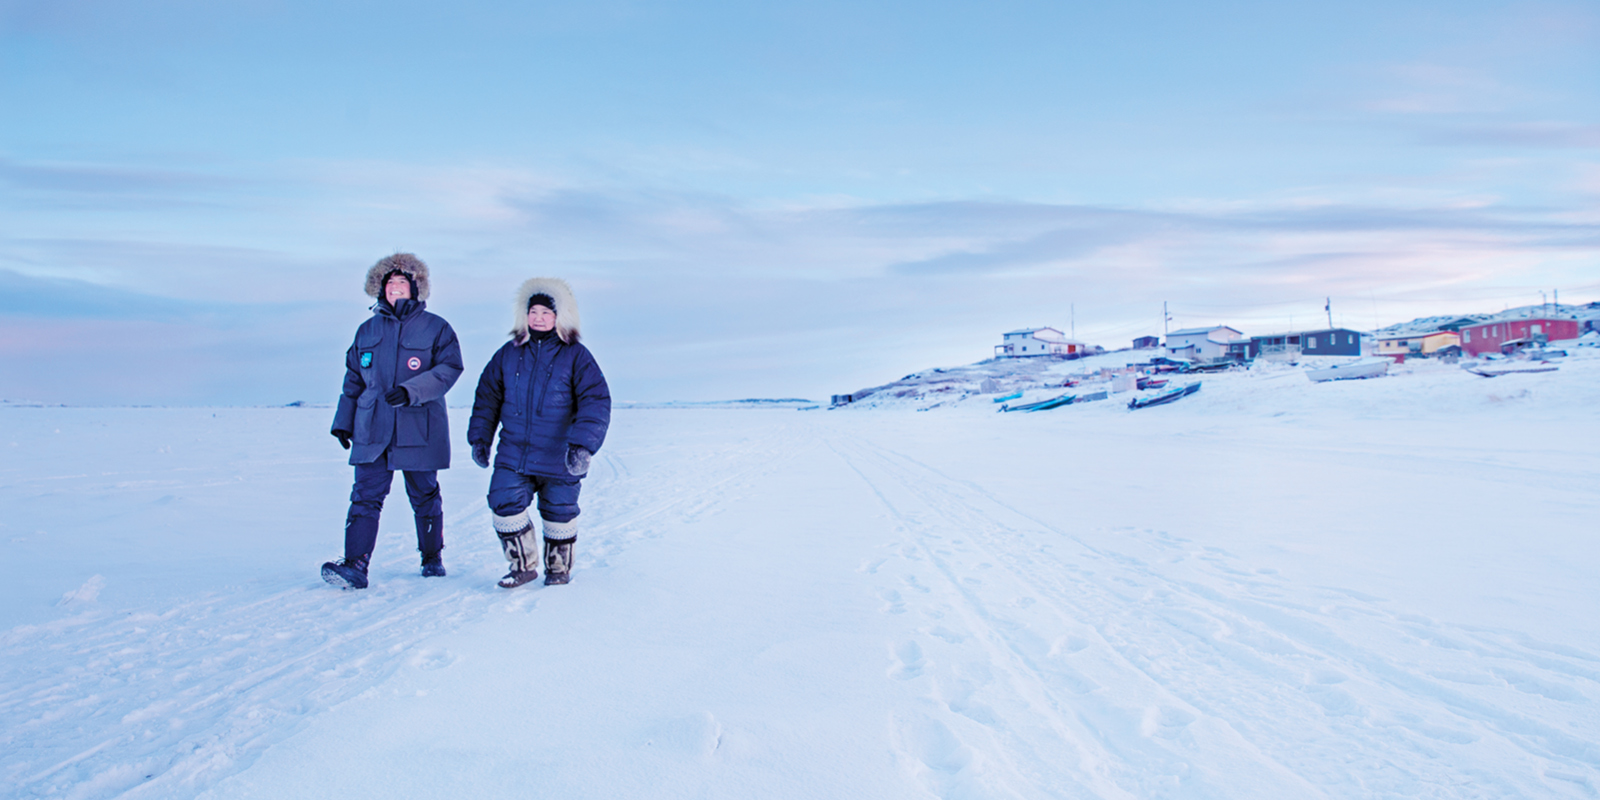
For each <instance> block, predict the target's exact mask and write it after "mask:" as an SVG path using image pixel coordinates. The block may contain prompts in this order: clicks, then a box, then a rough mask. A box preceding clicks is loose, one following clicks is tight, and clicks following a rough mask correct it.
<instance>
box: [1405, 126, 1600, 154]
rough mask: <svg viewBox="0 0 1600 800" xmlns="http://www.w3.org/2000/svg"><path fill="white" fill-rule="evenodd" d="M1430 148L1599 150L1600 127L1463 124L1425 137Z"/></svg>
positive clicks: (1434, 130) (1443, 128)
mask: <svg viewBox="0 0 1600 800" xmlns="http://www.w3.org/2000/svg"><path fill="white" fill-rule="evenodd" d="M1423 141H1424V142H1425V143H1428V144H1441V145H1471V146H1487V147H1514V148H1522V147H1530V148H1560V149H1588V150H1593V149H1600V125H1592V124H1580V123H1575V122H1520V123H1502V124H1464V125H1457V126H1450V127H1439V128H1435V129H1432V130H1430V131H1428V132H1426V133H1424V134H1423Z"/></svg>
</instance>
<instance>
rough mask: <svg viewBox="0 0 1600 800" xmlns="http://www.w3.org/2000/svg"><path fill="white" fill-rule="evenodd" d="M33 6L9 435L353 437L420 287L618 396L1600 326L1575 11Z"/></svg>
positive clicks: (736, 393)
mask: <svg viewBox="0 0 1600 800" xmlns="http://www.w3.org/2000/svg"><path fill="white" fill-rule="evenodd" d="M1299 5H1305V4H1282V3H1209V4H1201V5H1197V4H1187V3H1122V4H1102V3H1095V4H1089V3H1081V4H1074V3H1059V2H1055V3H1043V2H1040V3H1033V2H1010V3H1007V2H990V3H982V4H978V3H929V2H921V3H882V2H852V3H819V2H806V3H784V2H764V3H690V2H684V3H648V4H646V3H631V2H591V3H583V4H576V3H569V4H538V3H516V4H510V3H507V4H490V3H467V4H456V5H452V6H449V7H447V6H445V5H444V4H422V3H392V2H391V3H383V4H379V3H307V2H295V1H292V0H291V1H289V2H276V1H274V0H249V1H247V2H236V3H227V4H218V3H207V2H199V0H194V1H192V2H190V1H187V0H186V1H181V2H134V3H127V2H107V1H102V0H52V1H51V2H35V1H34V0H20V1H19V0H0V123H3V124H0V354H3V358H4V359H5V361H6V363H7V367H8V368H7V369H5V370H3V375H0V398H10V399H27V400H42V401H47V402H68V403H276V402H288V401H291V400H308V401H313V402H327V401H330V400H332V399H333V397H334V395H335V393H336V392H337V390H338V385H339V370H340V359H341V356H342V353H343V351H344V348H345V347H346V346H347V345H348V339H349V337H350V335H351V334H352V333H353V331H354V328H355V326H356V325H357V324H359V322H360V321H361V319H363V318H364V317H365V316H366V315H367V313H368V312H367V310H366V308H367V302H368V301H367V299H366V297H365V296H364V295H363V294H361V289H360V286H361V279H362V276H363V274H364V272H365V269H366V268H367V266H368V265H370V264H371V263H372V262H373V261H375V260H377V259H378V258H379V257H381V256H383V255H385V254H388V253H390V252H394V251H396V250H403V251H409V252H414V253H417V254H418V255H419V256H421V257H422V258H423V259H424V260H426V261H427V262H428V263H429V264H430V265H431V266H432V268H433V270H434V272H435V276H436V277H435V284H436V286H435V293H434V300H433V301H432V302H431V303H430V307H431V308H432V309H433V310H435V311H437V312H439V313H441V314H442V315H444V316H445V317H446V318H447V319H449V320H450V321H451V323H452V324H453V325H454V326H455V327H456V329H457V331H458V332H459V333H460V334H461V338H462V341H463V346H464V349H465V352H466V358H467V361H468V376H467V378H466V379H464V380H463V382H462V386H461V387H460V388H458V389H457V390H456V392H455V393H453V394H452V402H468V401H469V399H470V388H471V387H470V384H471V383H472V378H473V377H475V375H476V373H477V370H478V369H479V368H480V367H481V365H482V363H483V362H484V361H485V360H486V359H487V358H488V356H489V354H490V353H491V352H493V350H494V348H495V347H497V346H498V345H499V343H500V341H501V339H502V337H503V334H504V331H505V330H506V328H507V326H508V324H509V316H510V313H511V312H510V310H509V307H508V304H507V300H506V298H507V296H508V295H509V293H510V292H511V290H512V289H513V288H514V287H515V286H516V285H517V284H518V283H520V281H521V280H522V279H523V278H526V277H529V276H532V275H558V276H562V277H565V278H567V279H568V280H569V281H570V282H571V283H572V285H573V286H574V289H575V290H576V291H577V293H578V297H579V302H580V305H581V306H582V308H583V312H584V323H585V337H586V340H587V341H588V342H589V344H590V345H591V347H592V348H593V349H594V351H595V353H596V356H597V358H598V359H599V361H600V363H601V364H602V366H603V367H604V368H605V369H606V371H607V374H608V377H609V378H610V379H611V383H612V385H613V389H614V392H615V394H616V395H617V396H618V397H620V398H625V399H639V400H662V399H685V400H704V399H720V398H732V397H748V396H768V397H770V396H805V397H812V398H825V397H826V395H828V394H830V393H835V392H845V391H850V390H852V389H856V388H860V387H862V386H867V385H872V384H876V383H881V382H883V381H885V380H890V379H893V378H896V377H899V376H900V375H903V374H905V373H908V372H912V371H915V370H919V369H922V368H925V367H931V366H941V365H952V364H960V363H968V362H971V361H975V360H978V359H981V358H984V357H986V356H987V355H988V354H989V353H990V352H991V350H992V346H993V345H994V344H995V343H997V342H998V341H999V334H1000V333H1001V332H1003V331H1005V330H1010V329H1014V328H1018V327H1024V326H1033V325H1054V326H1056V327H1060V328H1063V329H1067V328H1069V327H1074V326H1075V329H1076V333H1077V335H1078V338H1080V339H1084V340H1087V341H1089V342H1092V343H1097V344H1101V345H1103V346H1106V347H1108V348H1111V347H1119V346H1126V345H1127V343H1128V342H1129V341H1130V340H1131V339H1132V338H1133V337H1135V336H1139V335H1144V334H1151V333H1159V331H1160V328H1161V304H1162V302H1163V301H1165V302H1168V303H1170V307H1171V308H1172V313H1173V315H1174V317H1175V319H1174V324H1175V325H1178V326H1188V325H1200V324H1209V323H1226V324H1231V325H1233V326H1234V327H1236V328H1239V329H1241V330H1245V331H1246V332H1252V331H1255V332H1262V331H1265V330H1268V329H1271V330H1281V329H1284V328H1287V327H1290V326H1292V325H1299V324H1301V323H1303V322H1305V321H1307V320H1309V319H1314V318H1318V317H1320V316H1321V314H1322V307H1323V302H1324V298H1325V297H1331V298H1332V300H1333V307H1334V314H1335V321H1336V322H1342V323H1343V324H1346V325H1349V326H1351V327H1357V328H1372V327H1377V326H1380V325H1386V324H1389V323H1393V322H1397V321H1402V320H1406V319H1410V318H1412V317H1416V316H1421V315H1427V314H1436V313H1439V314H1442V313H1465V312H1481V311H1495V310H1499V309H1500V308H1503V307H1505V306H1508V305H1510V306H1515V305H1523V304H1527V303H1531V302H1537V301H1538V300H1539V292H1540V291H1541V290H1544V291H1546V292H1549V291H1552V290H1559V291H1560V293H1561V299H1562V300H1563V301H1564V302H1587V301H1592V300H1596V299H1600V80H1596V76H1600V7H1596V6H1595V5H1594V4H1593V3H1578V2H1569V3H1562V2H1554V3H1540V2H1518V3H1472V2H1451V3H1403V4H1394V3H1376V2H1374V3H1363V2H1353V3H1342V4H1326V5H1325V6H1322V7H1298V6H1299Z"/></svg>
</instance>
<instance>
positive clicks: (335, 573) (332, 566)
mask: <svg viewBox="0 0 1600 800" xmlns="http://www.w3.org/2000/svg"><path fill="white" fill-rule="evenodd" d="M367 558H368V556H357V557H355V558H349V557H346V558H341V559H339V560H338V561H329V562H327V563H326V564H323V565H322V579H323V580H325V581H327V582H328V583H329V584H332V585H334V586H337V587H339V588H340V589H365V588H367Z"/></svg>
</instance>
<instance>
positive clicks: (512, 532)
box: [494, 511, 539, 589]
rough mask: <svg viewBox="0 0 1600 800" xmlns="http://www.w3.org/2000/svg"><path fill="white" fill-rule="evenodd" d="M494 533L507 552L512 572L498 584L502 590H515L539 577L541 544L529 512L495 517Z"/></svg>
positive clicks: (507, 559)
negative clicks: (537, 538) (539, 550)
mask: <svg viewBox="0 0 1600 800" xmlns="http://www.w3.org/2000/svg"><path fill="white" fill-rule="evenodd" d="M494 532H495V534H496V535H498V536H499V537H500V547H501V549H502V550H504V551H505V554H506V561H509V562H511V571H510V572H507V573H506V576H505V577H504V578H501V579H500V580H499V581H498V582H497V583H498V585H499V586H500V588H502V589H515V588H516V587H518V586H521V585H522V584H524V583H527V582H529V581H531V580H533V579H534V578H537V577H539V566H538V563H539V562H538V558H539V556H538V549H539V543H538V541H537V540H536V535H535V534H534V532H533V520H532V519H530V518H529V517H528V512H527V511H522V512H519V513H517V514H515V515H513V516H509V517H502V516H500V515H499V514H496V515H494Z"/></svg>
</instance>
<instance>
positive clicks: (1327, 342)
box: [1250, 328, 1361, 358]
mask: <svg viewBox="0 0 1600 800" xmlns="http://www.w3.org/2000/svg"><path fill="white" fill-rule="evenodd" d="M1262 355H1266V356H1268V357H1271V356H1274V355H1283V356H1289V357H1294V356H1300V355H1308V356H1359V355H1361V332H1360V331H1353V330H1350V329H1349V328H1323V329H1321V330H1315V331H1291V332H1289V333H1269V334H1267V335H1265V336H1252V337H1250V357H1251V358H1256V357H1257V356H1262Z"/></svg>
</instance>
